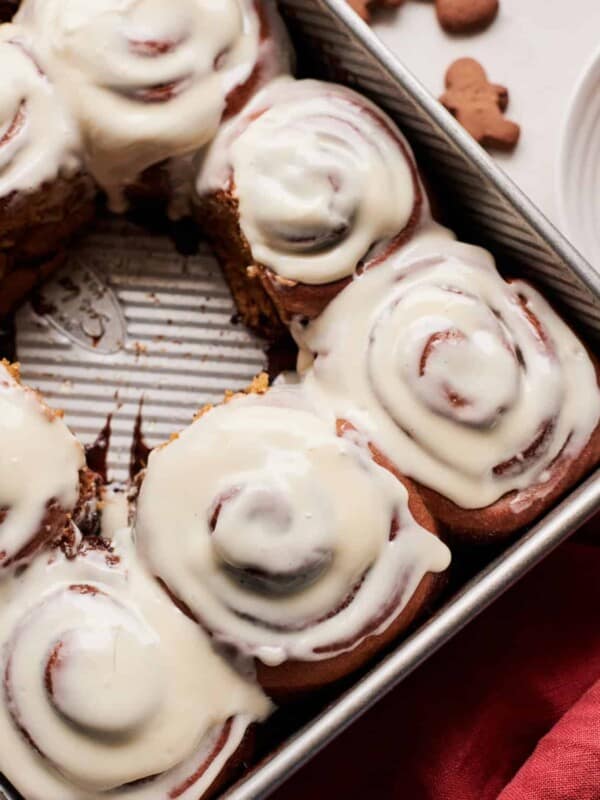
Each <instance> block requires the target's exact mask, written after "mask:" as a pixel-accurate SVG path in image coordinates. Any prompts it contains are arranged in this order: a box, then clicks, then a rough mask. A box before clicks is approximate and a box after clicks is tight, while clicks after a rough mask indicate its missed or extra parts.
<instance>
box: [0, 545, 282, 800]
mask: <svg viewBox="0 0 600 800" xmlns="http://www.w3.org/2000/svg"><path fill="white" fill-rule="evenodd" d="M119 536H120V538H119V539H118V540H117V542H116V546H115V547H111V548H108V549H107V546H106V545H104V546H100V544H99V543H98V541H96V543H95V544H94V545H91V544H88V545H87V548H84V549H83V550H82V551H81V552H80V553H79V555H78V556H77V557H76V558H75V559H72V560H67V559H66V558H65V557H64V556H62V555H61V554H59V553H55V554H54V555H53V557H52V558H50V559H48V558H46V557H42V556H40V557H39V558H38V559H37V560H36V561H34V563H33V565H32V566H31V567H30V568H29V569H28V570H27V572H26V573H25V575H24V576H23V577H22V578H21V579H20V580H17V579H15V580H14V581H12V582H8V584H7V585H5V586H4V587H3V601H4V602H3V603H2V608H1V611H0V638H1V642H2V696H1V698H0V700H1V703H0V732H1V735H2V749H1V753H0V770H1V771H2V772H4V773H5V774H6V776H7V777H8V778H9V780H11V782H13V783H14V784H15V786H16V787H17V788H18V789H19V791H21V792H22V793H23V794H24V795H25V796H26V797H28V798H42V797H43V798H44V799H45V800H96V799H98V800H100V798H105V797H106V798H108V797H110V798H115V797H118V798H131V800H134V799H137V798H140V799H143V798H165V800H166V798H183V799H184V800H187V799H188V798H189V800H199V798H200V797H201V796H202V795H203V794H204V793H205V791H206V790H207V789H209V788H210V787H211V786H212V785H213V784H214V782H215V780H216V779H217V778H218V777H219V775H220V774H221V773H222V772H223V770H224V768H225V767H226V765H227V763H228V762H229V760H230V759H231V758H232V756H233V755H234V754H235V753H236V751H237V750H238V748H239V746H240V744H241V742H242V740H243V738H244V735H245V733H246V730H247V727H248V725H249V724H251V723H252V722H254V721H257V720H259V719H262V718H264V716H266V714H267V713H268V711H269V708H270V704H269V702H268V701H267V700H266V698H265V697H264V695H263V694H262V693H261V692H260V690H259V689H258V688H257V687H256V686H255V685H253V684H250V683H247V682H246V681H245V680H244V679H242V678H241V677H239V676H238V675H237V674H236V673H235V672H233V670H232V669H231V668H230V667H229V666H228V665H227V663H225V662H224V661H223V660H222V659H221V658H219V657H218V656H217V655H216V654H215V653H214V652H213V651H212V649H211V647H210V643H209V641H208V639H207V637H206V636H205V634H203V633H202V631H201V630H200V629H199V628H198V626H196V625H195V624H194V623H193V622H191V621H190V620H189V619H188V618H187V617H186V616H185V615H184V614H183V613H182V612H180V611H179V610H178V609H177V608H176V607H175V606H174V605H173V604H172V603H171V601H170V600H169V598H167V597H166V595H165V593H164V592H163V591H162V589H161V588H160V587H159V586H158V585H157V584H156V582H155V581H154V580H153V579H152V578H150V577H149V576H147V575H146V574H145V573H144V572H143V570H141V569H140V567H139V565H138V563H137V562H136V561H135V560H134V558H133V553H132V549H131V544H130V540H129V539H128V537H129V531H127V530H125V531H121V532H120V534H119Z"/></svg>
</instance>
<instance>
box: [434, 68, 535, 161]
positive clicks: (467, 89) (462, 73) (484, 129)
mask: <svg viewBox="0 0 600 800" xmlns="http://www.w3.org/2000/svg"><path fill="white" fill-rule="evenodd" d="M440 102H441V103H442V104H443V105H444V106H445V107H446V108H447V109H448V111H450V112H451V113H452V114H453V115H454V116H455V117H456V119H457V120H458V122H460V124H461V125H462V126H463V128H465V129H466V130H467V131H468V132H469V133H470V134H471V136H473V138H474V139H476V140H477V141H478V142H479V143H480V144H481V145H483V146H484V147H496V148H499V149H502V150H511V149H512V148H513V147H514V146H515V145H516V144H517V142H518V141H519V135H520V133H521V129H520V128H519V126H518V125H517V124H516V123H514V122H511V121H510V120H507V119H505V117H504V115H503V112H504V111H505V110H506V107H507V106H508V89H506V88H505V87H504V86H498V85H497V84H495V83H490V82H489V81H488V78H487V75H486V73H485V70H484V69H483V67H482V66H481V64H480V63H479V62H478V61H475V59H473V58H459V59H458V61H455V62H454V63H453V64H452V65H451V66H450V68H449V69H448V71H447V73H446V92H445V93H444V94H443V95H442V96H441V97H440Z"/></svg>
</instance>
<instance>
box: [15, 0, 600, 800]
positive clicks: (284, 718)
mask: <svg viewBox="0 0 600 800" xmlns="http://www.w3.org/2000/svg"><path fill="white" fill-rule="evenodd" d="M279 4H280V7H281V10H282V12H283V14H284V16H285V18H286V21H287V22H288V25H289V27H290V31H291V33H292V37H293V39H294V40H295V43H296V45H297V46H298V49H299V52H300V54H301V62H302V64H303V70H304V71H305V72H307V74H312V75H315V76H317V77H324V78H328V79H331V80H337V81H339V82H342V83H346V84H348V85H351V86H353V87H355V88H357V89H358V90H359V91H362V92H363V93H365V94H367V95H369V96H370V97H371V98H372V99H374V100H375V102H377V103H378V104H379V105H381V106H382V107H384V108H385V109H386V110H387V111H388V113H390V114H391V116H392V117H394V118H395V119H396V120H397V122H398V123H399V125H400V126H401V128H402V130H403V132H404V133H405V134H406V136H407V138H408V139H409V140H410V142H411V144H412V145H413V147H414V149H415V151H416V154H417V158H418V160H419V163H420V165H421V166H422V167H424V168H425V170H426V173H427V178H428V179H429V180H430V181H431V182H432V184H433V185H434V187H435V192H436V194H438V196H439V197H440V199H441V201H442V202H441V205H442V206H443V207H446V208H452V210H453V213H452V219H451V220H450V222H451V224H452V227H454V228H455V229H456V230H457V231H458V233H459V234H460V235H461V236H462V237H464V238H468V239H469V240H470V241H474V242H477V243H481V244H483V245H485V246H487V247H490V249H491V250H492V251H493V252H494V254H495V255H496V256H497V257H498V258H499V261H500V264H501V266H503V267H504V268H505V269H507V270H509V271H510V272H511V273H512V274H515V273H516V274H519V275H522V276H523V275H524V276H529V277H531V278H532V279H533V280H534V281H535V282H536V283H537V284H538V285H541V286H542V287H543V288H544V290H545V292H546V293H547V294H548V295H549V296H550V297H551V298H552V299H553V301H554V302H556V303H557V304H558V305H559V306H560V307H561V310H562V311H563V312H564V313H565V314H566V315H567V316H568V317H569V318H570V320H571V322H573V323H574V324H575V325H576V327H578V328H579V329H580V330H581V331H582V333H583V334H584V336H585V337H586V339H587V341H589V342H592V340H595V339H596V338H597V337H598V336H599V335H600V275H599V274H597V273H596V272H595V271H594V270H593V269H592V267H591V266H590V265H589V264H588V263H587V262H586V261H585V260H584V259H583V258H582V257H581V256H580V255H579V253H577V251H576V250H574V248H573V247H571V245H570V244H569V243H568V242H567V241H566V240H565V239H564V238H563V237H562V236H561V234H560V233H559V232H558V231H556V229H555V228H553V227H552V225H550V223H549V222H548V221H547V220H546V219H545V218H544V217H543V215H542V214H541V213H540V212H539V211H538V210H537V209H536V208H535V207H534V206H533V205H532V204H531V202H530V201H529V200H528V199H527V198H526V197H525V196H524V195H523V194H522V193H521V192H520V191H519V189H518V188H517V187H515V186H514V184H513V183H512V182H511V181H510V180H509V179H508V178H507V177H506V176H505V175H504V174H503V173H502V171H501V170H500V169H499V168H498V167H497V166H496V165H495V164H494V163H493V161H492V160H491V159H490V158H489V157H488V156H487V155H486V154H485V153H484V152H483V151H482V150H481V149H480V148H479V147H478V145H476V144H475V143H474V142H473V141H472V140H471V138H470V137H469V136H468V135H467V134H465V132H464V131H463V130H462V128H460V126H459V125H458V124H457V123H456V122H455V121H454V120H453V119H452V118H451V116H450V115H449V114H447V113H446V111H445V110H444V109H443V108H442V107H441V106H440V105H439V104H438V103H437V101H436V100H435V99H434V98H432V97H431V95H429V93H428V92H427V91H426V90H425V89H424V88H423V87H422V86H421V85H420V84H419V82H418V81H417V80H416V79H415V78H414V77H413V76H412V75H411V74H410V73H409V72H408V71H407V70H406V69H405V68H404V67H403V66H402V65H401V64H400V63H399V62H398V60H397V59H396V58H395V57H394V56H393V55H392V54H391V53H390V52H389V51H388V50H387V49H386V48H385V46H384V45H382V44H381V42H380V41H379V40H378V39H377V37H376V36H375V35H374V34H373V33H372V32H371V31H370V30H369V29H368V28H367V26H365V25H364V24H363V23H362V22H361V21H360V20H359V19H358V17H357V16H356V15H355V14H354V13H353V12H352V11H351V10H350V9H349V7H348V6H347V4H346V2H345V0H280V3H279ZM144 222H145V224H142V225H140V224H137V223H136V221H132V220H128V219H114V218H112V219H108V218H107V219H101V220H99V221H98V223H97V224H96V226H95V228H94V230H93V231H92V233H91V234H90V235H89V236H87V237H86V238H85V239H84V241H83V242H82V243H81V245H79V246H78V247H77V248H76V249H75V250H73V252H72V253H70V255H69V258H68V260H67V263H66V264H65V267H64V269H63V271H62V272H60V273H59V274H58V275H57V276H56V278H55V279H53V281H52V282H51V283H50V284H49V285H48V286H47V287H45V288H44V289H43V290H42V292H41V293H40V296H38V297H37V299H36V301H35V302H33V303H32V304H27V305H25V306H24V307H23V308H22V309H21V310H20V311H19V313H18V314H17V317H16V319H15V326H14V332H13V333H14V341H15V342H16V353H14V354H13V355H16V356H17V357H18V358H19V360H20V361H21V363H22V372H23V377H24V380H25V381H27V382H28V383H29V384H31V385H33V386H35V387H37V388H39V389H40V390H41V391H43V392H44V393H45V394H46V395H47V396H48V398H49V399H50V401H51V402H52V403H53V404H54V405H55V406H57V407H60V408H63V409H64V410H65V414H66V419H67V421H68V423H69V424H70V425H71V426H72V428H73V429H74V430H75V431H76V433H77V434H78V435H79V436H80V437H81V438H82V439H83V441H84V442H87V443H92V442H93V441H94V439H95V438H96V437H97V435H98V433H99V432H100V431H101V430H102V429H105V427H106V423H107V419H110V424H111V428H112V433H111V439H110V450H109V459H108V467H109V471H110V476H111V477H112V478H113V479H116V480H122V479H126V478H127V476H128V473H129V467H130V463H131V460H132V458H133V460H135V449H136V444H137V445H139V435H138V436H134V431H136V430H137V433H138V434H139V432H140V430H141V431H142V432H143V436H144V439H145V441H146V443H147V444H148V445H150V446H154V445H155V444H158V443H160V442H161V441H164V440H165V439H167V438H168V437H169V435H170V434H171V433H172V432H173V431H174V430H177V429H178V428H180V427H182V426H184V425H187V424H188V423H189V421H190V420H191V418H192V416H193V414H194V413H195V412H196V410H197V409H198V407H199V406H201V405H202V404H204V403H206V402H211V401H218V400H219V399H220V398H221V397H222V396H223V393H224V391H226V390H227V389H234V388H237V387H241V386H244V385H245V384H247V383H248V382H249V381H250V379H251V378H252V377H253V376H254V375H255V374H256V373H257V372H259V371H260V370H261V369H263V368H264V366H265V363H266V357H265V353H264V351H263V345H262V343H261V342H260V341H259V340H257V339H256V338H254V337H253V336H252V335H251V334H250V333H248V332H247V331H246V330H245V329H244V328H243V326H240V325H238V324H237V323H236V319H235V309H234V307H233V304H232V301H231V299H230V297H229V293H228V291H227V288H226V286H225V284H224V282H223V279H222V277H221V274H220V271H219V269H218V267H217V265H216V264H215V262H214V260H213V258H212V257H211V255H210V254H209V252H208V251H207V250H206V248H205V247H204V246H203V245H202V244H200V248H199V249H198V248H197V246H196V245H197V243H196V242H194V241H190V238H191V239H193V234H192V236H191V237H190V231H189V230H186V229H185V228H184V229H180V230H177V231H175V232H174V231H172V230H171V231H170V233H171V234H173V233H175V234H176V235H175V237H174V238H175V240H176V241H177V243H178V244H177V247H176V246H175V245H174V244H173V236H171V237H169V236H166V235H165V231H161V230H159V229H157V226H156V223H155V221H152V224H150V225H148V224H147V223H148V220H145V221H144ZM1 334H2V331H0V353H2V350H3V346H2V336H1ZM10 338H13V337H10ZM599 509H600V470H599V471H598V472H596V474H595V475H593V476H591V477H590V478H588V480H587V481H586V482H585V483H584V484H582V485H581V486H579V487H578V488H577V489H576V490H575V491H573V492H572V493H571V494H570V496H569V497H567V498H566V499H565V500H564V501H563V502H562V503H561V504H560V505H559V506H558V507H556V508H555V509H554V510H553V511H552V512H551V513H549V514H548V515H547V516H546V517H545V518H544V519H543V520H541V521H540V522H539V523H538V524H537V525H536V526H535V527H533V528H532V529H531V530H529V531H528V532H527V533H526V534H525V535H524V536H522V537H521V538H520V539H519V541H518V542H517V543H516V544H514V545H512V546H511V547H510V548H508V549H506V550H505V551H504V552H502V553H501V554H500V555H498V554H496V557H495V558H494V560H493V561H492V562H491V563H485V561H483V562H482V561H481V558H480V557H478V558H479V561H478V563H476V564H471V565H470V566H469V567H468V568H467V569H465V570H463V571H462V572H461V575H462V577H460V578H459V579H457V580H455V582H454V586H453V591H452V593H451V594H450V596H449V597H447V599H446V601H445V604H444V605H443V606H442V607H441V608H440V609H439V610H438V611H437V613H436V614H435V615H434V616H433V617H432V618H430V619H429V620H428V621H427V622H426V623H425V624H423V625H422V626H421V627H420V628H418V629H417V630H416V631H415V632H414V633H413V634H412V635H411V636H410V637H409V638H408V639H406V640H404V641H403V642H402V643H401V644H399V645H398V646H397V647H396V648H395V649H393V650H392V651H391V652H389V653H388V654H387V656H386V657H383V658H380V659H379V662H378V663H376V665H375V666H372V667H371V668H370V670H369V671H366V672H363V674H362V676H360V677H359V678H358V679H357V678H354V679H352V680H349V681H347V682H346V683H345V688H344V689H339V688H338V689H337V690H333V691H329V692H327V693H325V694H324V695H320V696H318V697H316V698H315V699H314V700H311V701H310V702H308V703H303V704H302V706H301V707H293V708H291V709H288V710H285V709H284V710H283V711H281V712H278V713H277V714H276V715H275V717H274V718H273V720H272V721H271V722H269V723H267V724H266V726H264V727H265V732H264V734H262V735H261V739H262V741H261V742H260V743H259V756H260V757H262V760H261V761H260V763H259V764H258V766H256V767H255V768H254V769H253V770H252V771H251V772H250V773H249V774H248V775H246V777H244V778H243V779H242V780H241V781H239V782H238V783H237V784H236V785H235V786H233V787H231V788H230V789H229V790H228V791H227V792H226V793H225V795H224V797H226V798H227V800H257V799H258V798H260V797H264V796H266V795H268V794H269V792H271V791H273V790H274V789H275V788H276V787H277V786H278V785H280V784H281V783H282V782H283V781H284V780H285V779H286V778H287V777H289V775H290V774H291V773H292V772H294V770H296V769H298V767H300V766H301V765H302V764H303V763H305V762H306V761H307V760H308V759H310V757H311V756H312V755H314V754H315V753H316V752H317V751H318V750H319V749H320V748H322V747H323V746H324V745H325V744H326V743H327V742H328V741H330V740H331V739H332V738H333V737H335V736H336V735H337V734H339V733H340V732H341V731H342V730H343V729H344V728H345V727H347V726H348V725H350V724H351V722H352V721H353V720H354V719H356V718H357V717H358V716H359V715H360V714H362V713H363V712H364V711H366V710H367V709H368V708H369V707H370V706H371V705H373V704H374V703H375V702H377V700H379V699H381V698H382V697H383V696H384V695H385V694H386V693H387V692H388V691H390V689H392V688H393V687H394V686H395V685H397V684H398V683H399V682H400V681H401V680H403V678H405V677H406V676H407V675H408V674H409V673H410V672H411V671H412V670H414V669H416V667H418V666H419V664H421V663H422V662H423V661H424V660H425V659H426V658H428V657H429V656H430V655H432V654H433V653H434V652H435V651H436V650H437V649H438V648H439V647H440V646H441V645H443V644H444V643H445V642H446V641H448V640H449V639H450V638H452V637H453V636H454V635H455V634H456V633H457V632H458V631H459V630H460V629H461V628H463V627H464V626H465V625H466V624H467V623H468V622H469V621H470V620H472V619H473V618H474V617H475V616H476V615H477V614H479V613H480V612H481V611H482V610H483V609H484V608H485V607H486V606H488V605H489V604H490V603H491V602H492V601H493V600H495V599H496V598H497V597H498V596H499V595H500V594H502V593H503V592H504V591H506V589H508V588H509V587H510V586H511V585H512V584H513V583H515V582H516V581H517V580H518V579H519V578H520V577H521V576H522V575H524V574H525V573H526V572H527V571H528V570H529V569H531V567H533V566H534V565H535V564H536V563H538V562H539V561H540V560H541V559H542V558H544V556H545V555H547V554H548V553H549V552H550V551H551V550H553V549H554V548H555V547H556V546H557V545H559V544H560V543H561V542H562V541H564V540H565V539H567V538H568V537H569V536H570V535H571V533H572V532H573V531H574V530H575V529H576V528H577V527H578V526H579V525H581V524H582V523H583V522H584V521H585V520H586V519H588V518H589V517H591V516H592V515H593V514H594V513H595V512H596V511H598V510H599ZM490 558H491V556H487V560H488V561H489V559H490ZM459 567H460V565H459ZM4 791H5V793H6V797H7V798H8V800H13V799H14V800H16V798H17V796H16V795H15V794H14V793H13V792H11V790H10V789H9V788H6V789H5V790H4ZM0 798H2V789H1V788H0Z"/></svg>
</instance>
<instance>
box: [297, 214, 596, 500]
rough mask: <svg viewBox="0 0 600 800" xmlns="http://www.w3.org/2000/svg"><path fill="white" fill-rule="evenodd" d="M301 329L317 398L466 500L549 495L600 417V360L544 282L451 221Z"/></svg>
mask: <svg viewBox="0 0 600 800" xmlns="http://www.w3.org/2000/svg"><path fill="white" fill-rule="evenodd" d="M296 334H297V337H298V339H299V341H300V343H301V346H302V349H303V355H302V356H301V359H300V361H301V369H304V370H305V389H306V391H307V392H308V394H309V395H310V396H312V397H313V400H314V402H318V403H319V404H320V405H321V406H322V407H325V408H329V409H330V413H331V414H332V415H333V416H334V417H343V418H345V419H348V420H349V421H350V422H351V423H352V424H354V425H355V426H356V427H357V428H358V429H359V430H361V431H362V432H363V433H364V434H365V436H367V437H368V438H369V440H370V441H371V442H373V443H374V444H375V445H376V446H377V448H378V449H379V450H381V451H382V452H383V453H385V454H386V456H387V457H389V459H390V460H391V461H392V463H394V464H395V465H396V466H397V468H398V469H400V470H401V471H402V472H404V473H405V474H407V475H409V476H410V477H412V478H413V479H414V480H416V481H418V482H419V483H421V484H423V485H424V486H426V487H429V488H431V489H433V490H435V491H436V492H438V493H440V495H442V496H443V497H446V498H449V499H450V500H451V501H453V503H455V504H457V505H458V506H459V507H461V508H464V509H475V508H482V507H485V506H488V505H490V504H493V503H494V502H495V501H497V500H499V498H501V497H502V496H504V495H506V494H507V493H510V492H517V493H519V492H520V491H525V490H527V489H529V488H531V487H533V486H542V492H543V484H545V483H546V482H547V481H548V480H549V479H550V477H551V473H552V469H553V467H554V465H555V464H556V463H557V461H558V460H559V459H563V458H564V459H568V458H575V457H577V456H578V454H579V453H581V452H582V451H583V450H584V449H585V447H586V446H587V444H588V442H589V441H590V438H591V437H592V436H593V434H594V432H595V431H596V428H597V425H598V419H599V413H600V394H599V391H598V385H597V377H596V371H595V367H594V364H593V363H592V360H591V359H590V356H589V354H588V352H587V351H586V349H585V347H584V346H583V345H582V344H581V342H580V341H579V340H578V339H577V337H576V336H575V334H574V333H573V332H572V331H571V330H570V329H569V328H568V326H567V325H566V323H565V322H563V321H562V320H561V319H560V318H559V316H558V315H557V314H556V313H555V312H554V310H553V309H552V308H551V307H550V305H549V304H548V303H547V302H546V301H545V300H544V299H543V298H542V297H541V295H540V294H539V293H538V292H537V291H536V290H535V289H534V288H533V287H531V286H530V285H529V284H527V283H525V282H523V281H519V280H514V281H510V282H506V281H505V280H503V279H502V278H501V276H500V275H499V273H498V272H497V271H496V267H495V264H494V261H493V259H492V257H491V256H490V255H489V254H488V253H487V252H486V251H484V250H481V249H479V248H476V247H472V246H469V245H464V244H460V243H457V242H455V241H454V240H453V238H452V236H451V235H450V234H449V233H448V232H447V231H444V230H443V229H441V228H437V227H433V226H431V227H430V228H429V229H428V230H427V231H426V232H424V233H422V234H420V235H419V236H418V237H417V238H416V239H415V241H414V243H413V245H412V246H410V247H408V248H407V249H406V250H404V251H403V252H402V253H399V254H397V256H395V257H392V258H391V259H389V261H388V262H387V263H386V264H385V265H381V266H380V267H379V268H378V269H377V270H373V271H371V272H369V273H367V274H365V275H363V276H362V277H361V278H360V279H359V280H357V281H355V282H354V283H353V284H352V285H350V286H349V287H348V288H347V289H346V290H345V291H344V292H343V293H342V294H340V295H339V296H338V297H337V298H336V300H335V301H334V302H333V303H332V304H331V305H330V306H329V308H328V309H327V310H326V311H325V313H324V314H323V315H322V316H321V317H320V318H319V319H318V320H316V321H314V322H312V323H311V324H310V325H309V326H308V327H307V328H306V329H303V330H302V329H300V328H297V330H296ZM515 509H516V506H515Z"/></svg>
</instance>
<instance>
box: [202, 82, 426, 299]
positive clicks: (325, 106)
mask: <svg viewBox="0 0 600 800" xmlns="http://www.w3.org/2000/svg"><path fill="white" fill-rule="evenodd" d="M409 159H412V155H411V154H410V148H409V145H408V144H407V143H406V142H405V140H404V138H403V137H402V135H401V134H400V132H399V131H398V129H397V128H396V126H395V125H394V123H393V122H392V120H391V119H389V118H388V117H387V116H386V115H385V114H384V113H383V112H382V111H381V110H380V109H378V108H377V107H376V106H374V105H373V104H372V103H370V102H369V101H368V100H367V99H366V98H364V97H361V96H360V95H358V94H356V93H355V92H353V91H351V90H350V89H347V88H345V87H343V86H337V85H335V84H328V83H322V82H319V81H314V80H302V81H294V80H293V79H291V78H285V77H284V78H280V79H278V80H277V81H274V82H273V83H271V84H270V85H269V86H267V87H266V88H265V89H263V90H262V91H261V92H260V93H259V94H258V95H257V96H256V97H255V98H254V99H253V100H252V101H251V103H250V104H249V105H248V106H247V108H246V109H245V111H244V112H243V114H242V115H241V117H240V118H239V119H237V120H235V121H233V122H231V123H230V124H229V125H226V126H224V127H223V128H222V129H221V131H220V132H219V134H218V135H217V137H216V139H215V141H214V142H213V144H212V145H211V147H210V148H209V150H208V154H207V155H206V158H205V161H204V164H203V165H202V167H201V170H200V173H199V177H198V181H197V187H196V188H197V192H198V194H199V195H203V194H205V193H207V192H210V191H214V190H215V189H222V188H229V184H230V182H231V185H232V189H233V192H234V194H235V196H236V197H237V198H238V201H239V214H240V226H241V229H242V232H243V233H244V236H245V237H246V239H247V240H248V242H249V244H250V247H251V249H252V254H253V258H254V260H255V261H256V262H257V263H260V264H263V265H266V266H267V267H270V268H271V269H272V270H273V271H274V272H275V273H276V274H277V275H279V276H281V277H283V278H287V279H290V280H294V281H301V282H303V283H310V284H320V283H326V282H329V281H334V280H337V279H339V278H344V277H346V276H348V275H351V274H352V273H353V272H354V271H355V269H356V267H357V266H358V264H359V262H361V260H363V259H364V258H365V257H367V256H368V254H369V252H370V251H371V249H372V247H373V246H374V245H376V244H380V245H381V243H382V242H387V243H388V244H389V242H390V240H391V239H393V238H394V237H396V236H397V235H398V234H400V233H401V232H402V231H403V229H404V228H405V227H406V225H407V223H408V222H409V219H410V217H411V215H412V213H413V211H414V205H415V182H414V178H413V174H412V172H411V166H412V165H411V163H410V162H409Z"/></svg>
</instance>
